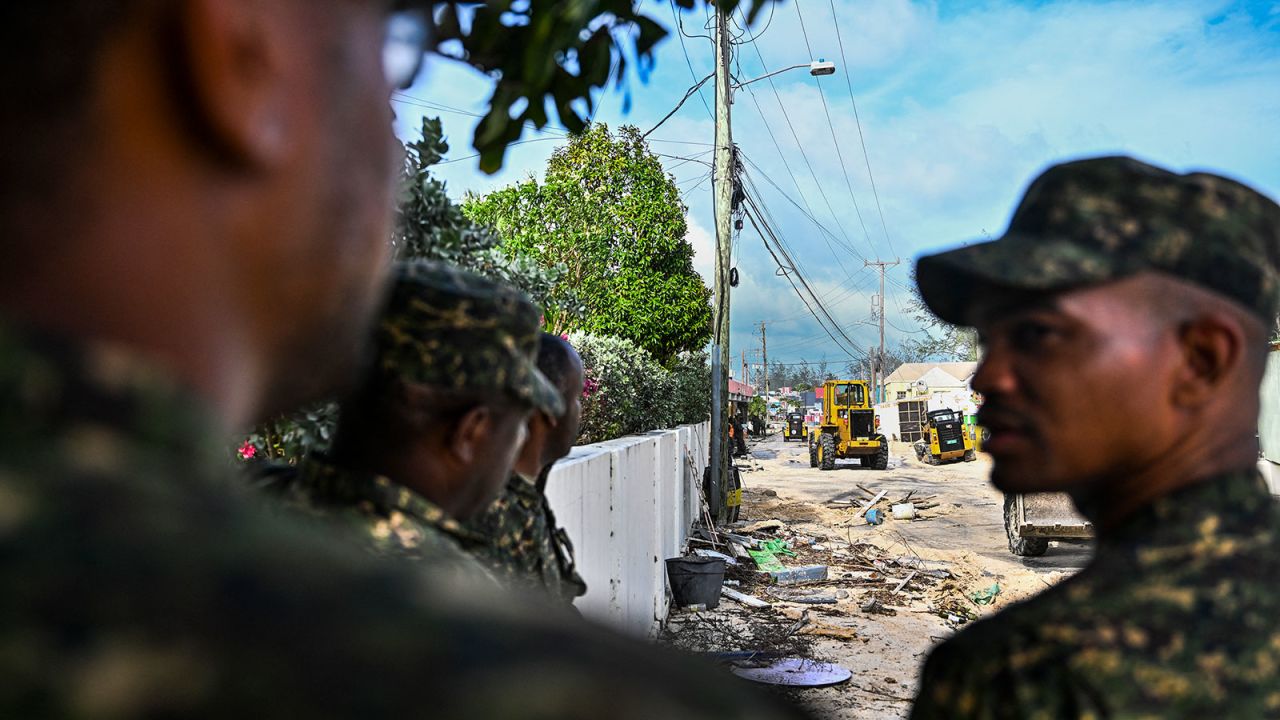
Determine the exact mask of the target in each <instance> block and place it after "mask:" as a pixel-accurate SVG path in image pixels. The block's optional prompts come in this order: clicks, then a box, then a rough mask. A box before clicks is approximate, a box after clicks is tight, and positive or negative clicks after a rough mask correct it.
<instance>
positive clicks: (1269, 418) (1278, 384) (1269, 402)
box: [1258, 349, 1280, 465]
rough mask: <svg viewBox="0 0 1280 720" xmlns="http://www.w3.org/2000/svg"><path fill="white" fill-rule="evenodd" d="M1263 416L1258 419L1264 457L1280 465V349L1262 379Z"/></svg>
mask: <svg viewBox="0 0 1280 720" xmlns="http://www.w3.org/2000/svg"><path fill="white" fill-rule="evenodd" d="M1261 397H1262V416H1261V417H1260V418H1258V437H1259V439H1260V440H1261V441H1262V456H1263V457H1264V458H1266V459H1267V460H1270V461H1271V462H1272V463H1273V464H1277V465H1280V349H1277V350H1272V351H1271V356H1270V357H1269V358H1268V361H1267V374H1266V375H1265V376H1264V377H1263V379H1262V389H1261Z"/></svg>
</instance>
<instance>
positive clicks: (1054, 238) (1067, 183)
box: [916, 157, 1280, 325]
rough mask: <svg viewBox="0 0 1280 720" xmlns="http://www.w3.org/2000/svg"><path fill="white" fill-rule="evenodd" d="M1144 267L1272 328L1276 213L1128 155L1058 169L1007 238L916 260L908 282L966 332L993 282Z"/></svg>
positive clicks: (1236, 190) (1278, 296)
mask: <svg viewBox="0 0 1280 720" xmlns="http://www.w3.org/2000/svg"><path fill="white" fill-rule="evenodd" d="M1146 270H1154V271H1159V272H1163V273H1167V274H1169V275H1171V276H1174V277H1176V278H1179V279H1181V280H1185V281H1188V282H1191V283H1194V284H1196V285H1199V286H1201V287H1204V288H1206V289H1208V290H1211V291H1213V292H1215V293H1218V294H1219V295H1223V296H1225V297H1227V298H1230V299H1232V300H1234V301H1236V302H1237V303H1239V304H1240V305H1243V306H1244V307H1246V308H1248V309H1249V310H1252V311H1253V312H1254V313H1257V314H1259V315H1261V316H1262V317H1263V319H1264V320H1266V321H1267V322H1268V323H1270V322H1271V321H1272V319H1274V318H1275V316H1276V313H1277V311H1280V206H1277V205H1276V203H1275V202H1274V201H1272V200H1271V199H1269V198H1267V197H1266V196H1264V195H1262V194H1261V193H1259V192H1258V191H1256V190H1254V189H1252V188H1250V187H1247V186H1245V185H1242V184H1241V183H1238V182H1236V181H1234V180H1229V179H1227V178H1224V177H1220V176H1218V175H1211V174H1208V173H1200V172H1197V173H1188V174H1185V175H1179V174H1176V173H1172V172H1169V171H1167V170H1163V169H1161V168H1158V167H1154V166H1152V165H1148V164H1146V163H1142V162H1139V161H1137V160H1134V159H1133V158H1129V157H1101V158H1093V159H1088V160H1079V161H1075V162H1069V163H1063V164H1061V165H1055V166H1053V167H1051V168H1049V169H1048V170H1046V171H1045V172H1044V173H1043V174H1041V175H1040V177H1038V178H1036V179H1035V181H1034V182H1032V183H1031V187H1029V188H1028V189H1027V192H1026V195H1024V196H1023V198H1022V202H1021V203H1020V204H1019V205H1018V209H1017V210H1016V211H1014V214H1013V219H1012V220H1011V221H1010V222H1009V229H1008V230H1007V231H1005V234H1004V236H1002V237H1000V238H999V239H997V240H993V241H990V242H984V243H978V244H974V245H968V246H965V247H962V248H958V249H956V250H950V251H948V252H943V253H938V254H936V255H928V256H925V257H922V258H920V261H919V262H918V263H917V265H916V281H917V283H918V284H919V286H920V295H921V297H922V298H923V299H924V302H925V304H926V305H928V306H929V309H930V310H932V311H933V312H934V314H936V315H937V316H938V317H940V318H942V319H943V320H946V321H947V322H951V323H956V324H962V325H963V324H969V323H970V322H971V321H970V319H969V311H970V309H971V305H972V303H973V301H974V300H975V299H976V298H978V297H980V295H981V293H982V292H983V291H984V290H989V289H991V287H993V286H994V287H997V288H1007V289H1013V290H1032V291H1039V290H1043V291H1053V290H1062V289H1067V288H1071V287H1079V286H1085V285H1095V284H1099V283H1104V282H1108V281H1111V280H1119V279H1121V278H1124V277H1127V276H1130V275H1134V274H1136V273H1139V272H1142V271H1146Z"/></svg>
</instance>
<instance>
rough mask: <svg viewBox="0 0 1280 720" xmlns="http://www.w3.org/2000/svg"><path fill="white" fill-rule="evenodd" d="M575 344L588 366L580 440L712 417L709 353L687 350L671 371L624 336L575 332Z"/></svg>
mask: <svg viewBox="0 0 1280 720" xmlns="http://www.w3.org/2000/svg"><path fill="white" fill-rule="evenodd" d="M569 342H571V343H572V344H573V346H574V347H575V348H577V350H578V353H579V354H580V355H582V364H583V367H584V368H585V370H586V382H585V387H584V388H583V391H582V429H581V431H580V432H579V435H578V443H579V444H584V445H585V444H588V443H594V442H600V441H603V440H610V439H613V438H617V437H622V436H623V435H632V434H635V433H642V432H647V431H649V430H660V429H664V428H670V427H675V426H676V425H681V424H684V423H697V422H703V421H704V420H706V419H707V418H708V417H709V416H710V408H711V405H710V400H709V398H710V393H711V379H710V376H709V371H708V370H707V359H706V358H707V356H706V353H703V352H686V353H681V354H680V355H679V356H678V357H677V360H676V364H675V366H674V367H673V368H672V369H671V370H667V369H666V368H664V367H662V365H660V364H659V363H658V361H657V360H655V359H654V358H653V356H652V355H650V354H649V353H648V352H646V351H645V350H643V349H642V348H640V347H639V346H637V345H636V344H635V343H633V342H631V341H630V340H626V339H624V338H618V337H610V336H603V335H591V334H588V333H572V334H570V336H569Z"/></svg>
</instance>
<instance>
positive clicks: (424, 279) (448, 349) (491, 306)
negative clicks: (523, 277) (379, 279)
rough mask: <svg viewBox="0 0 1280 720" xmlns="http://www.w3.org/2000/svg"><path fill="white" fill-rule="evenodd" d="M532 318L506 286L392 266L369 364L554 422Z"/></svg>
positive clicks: (433, 266) (556, 400)
mask: <svg viewBox="0 0 1280 720" xmlns="http://www.w3.org/2000/svg"><path fill="white" fill-rule="evenodd" d="M540 318H541V313H539V311H538V308H537V307H536V306H534V304H533V303H532V302H530V300H529V298H528V297H526V296H525V294H524V293H522V292H520V291H519V290H517V289H515V288H513V287H511V286H509V285H505V284H502V283H499V282H495V281H493V280H490V279H488V278H484V277H481V276H479V275H476V274H474V273H471V272H467V271H465V270H461V269H459V268H456V267H453V266H450V265H445V264H443V263H435V262H422V261H414V262H403V263H397V265H396V268H395V271H394V280H393V282H392V286H391V291H390V293H389V297H388V300H387V305H386V310H385V311H384V312H383V315H382V319H381V321H380V322H379V324H378V329H377V332H376V346H377V347H376V353H377V355H376V358H375V363H376V365H377V369H378V371H379V372H382V373H384V374H386V375H388V376H391V377H395V378H398V379H400V380H404V381H406V382H412V383H418V384H421V385H426V386H429V387H436V388H442V389H447V390H463V391H474V390H479V391H499V392H503V393H505V394H506V395H507V396H508V397H509V398H511V399H513V400H516V401H518V402H522V403H524V404H526V405H529V406H532V407H535V408H538V409H541V410H543V411H545V412H548V413H550V414H552V415H554V416H557V417H558V416H559V415H560V414H561V413H562V412H563V411H564V402H563V400H561V398H560V391H559V390H558V389H557V388H556V387H555V386H554V385H552V384H551V382H550V381H548V380H547V378H546V377H545V376H543V374H542V373H541V372H539V371H538V366H537V363H536V361H537V354H538V338H539V336H540V334H541V327H540V325H541V322H540Z"/></svg>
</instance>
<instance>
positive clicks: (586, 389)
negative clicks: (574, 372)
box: [582, 378, 600, 398]
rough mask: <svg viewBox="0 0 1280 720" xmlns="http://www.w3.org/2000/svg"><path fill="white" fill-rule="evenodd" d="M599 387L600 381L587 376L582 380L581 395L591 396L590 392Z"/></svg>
mask: <svg viewBox="0 0 1280 720" xmlns="http://www.w3.org/2000/svg"><path fill="white" fill-rule="evenodd" d="M599 389H600V383H598V382H596V381H595V380H592V379H591V378H587V379H586V380H583V381H582V397H584V398H589V397H591V394H592V393H594V392H595V391H596V390H599Z"/></svg>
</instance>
